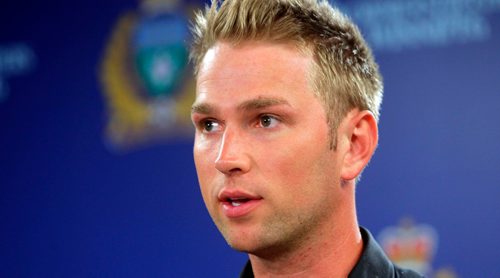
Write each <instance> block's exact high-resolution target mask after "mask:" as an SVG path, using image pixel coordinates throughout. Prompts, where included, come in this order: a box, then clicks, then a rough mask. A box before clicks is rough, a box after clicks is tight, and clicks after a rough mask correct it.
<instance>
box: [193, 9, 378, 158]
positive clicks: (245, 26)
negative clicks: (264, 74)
mask: <svg viewBox="0 0 500 278" xmlns="http://www.w3.org/2000/svg"><path fill="white" fill-rule="evenodd" d="M192 32H193V44H192V48H191V54H190V57H191V60H192V62H193V63H194V69H195V74H197V72H198V68H199V66H200V63H201V62H202V60H203V58H204V56H205V54H206V53H207V51H208V49H210V48H211V47H213V46H214V45H215V44H216V43H217V42H218V41H226V42H232V43H235V44H237V43H241V42H244V41H266V42H276V43H292V44H294V45H296V46H297V47H299V48H301V49H305V50H307V51H310V52H311V53H312V55H313V58H314V62H315V63H314V67H315V70H314V72H313V73H311V77H312V81H313V82H312V83H313V84H312V85H313V87H314V88H313V89H314V90H315V91H316V92H317V94H318V96H319V97H320V99H321V100H322V102H323V105H324V107H325V111H326V113H327V118H328V124H329V126H330V132H331V147H332V148H333V149H335V147H336V130H337V127H338V125H339V124H340V121H341V120H342V119H343V118H344V117H345V115H346V114H347V112H349V111H350V110H352V109H354V108H358V109H360V110H369V111H370V112H372V113H373V115H374V116H375V118H376V119H377V121H378V118H379V110H380V105H381V103H382V95H383V83H382V77H381V75H380V73H379V70H378V65H377V64H376V62H375V60H374V58H373V55H372V53H371V50H370V48H369V47H368V45H367V44H366V42H365V41H364V39H363V37H362V35H361V33H360V32H359V30H358V28H357V27H356V25H355V24H354V23H353V22H352V21H350V20H349V18H347V17H346V16H345V15H343V14H342V13H341V12H340V11H339V10H338V9H335V8H333V7H332V6H331V5H330V4H329V3H328V2H327V1H324V0H323V1H320V2H318V1H316V0H226V1H223V2H221V1H219V0H212V5H211V6H210V7H208V6H207V7H206V9H205V11H204V12H201V11H200V12H198V13H197V14H196V17H195V20H194V23H193V26H192Z"/></svg>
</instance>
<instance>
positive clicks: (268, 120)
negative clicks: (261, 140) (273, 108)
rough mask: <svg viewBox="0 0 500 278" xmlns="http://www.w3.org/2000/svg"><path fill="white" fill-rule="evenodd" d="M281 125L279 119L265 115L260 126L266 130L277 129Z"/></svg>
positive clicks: (261, 118)
mask: <svg viewBox="0 0 500 278" xmlns="http://www.w3.org/2000/svg"><path fill="white" fill-rule="evenodd" d="M278 123H279V121H278V119H276V118H275V117H273V116H270V115H263V116H261V117H260V118H259V124H260V126H262V127H265V128H272V127H275V126H276V125H277V124H278Z"/></svg>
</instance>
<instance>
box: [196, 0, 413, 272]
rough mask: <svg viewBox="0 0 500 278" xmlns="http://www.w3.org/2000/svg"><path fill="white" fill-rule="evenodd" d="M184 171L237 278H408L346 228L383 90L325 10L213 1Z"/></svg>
mask: <svg viewBox="0 0 500 278" xmlns="http://www.w3.org/2000/svg"><path fill="white" fill-rule="evenodd" d="M193 32H194V43H193V48H192V53H191V57H192V60H193V62H194V66H195V73H196V81H197V82H196V84H197V89H196V90H197V92H196V100H195V102H194V104H193V107H192V120H193V123H194V125H195V127H196V137H195V143H194V160H195V164H196V170H197V173H198V179H199V183H200V187H201V192H202V195H203V199H204V201H205V204H206V206H207V209H208V211H209V213H210V215H211V217H212V218H213V220H214V222H215V224H216V225H217V227H218V228H219V230H220V231H221V233H222V235H223V236H224V238H225V239H226V241H227V242H228V244H229V245H230V246H231V247H233V248H234V249H236V250H240V251H243V252H247V253H248V254H249V259H250V260H249V262H248V263H247V265H246V266H245V268H244V270H243V272H242V274H241V276H242V277H253V276H255V277H347V276H350V277H418V275H417V274H416V273H414V272H412V271H408V270H402V269H399V268H397V267H396V266H394V265H393V264H392V263H391V262H390V261H389V260H388V259H387V257H385V255H384V254H383V252H382V251H381V249H380V247H379V246H378V245H377V243H376V242H375V241H374V239H373V238H372V236H371V235H370V234H369V232H367V231H366V230H364V229H362V228H361V229H360V228H359V226H358V223H357V218H356V208H355V196H354V192H355V183H356V181H357V179H358V178H359V176H360V174H361V172H362V170H363V168H364V167H365V166H366V165H367V164H368V162H369V160H370V158H371V156H372V155H373V153H374V151H375V148H376V146H377V141H378V132H377V120H378V116H379V106H380V103H381V100H382V80H381V77H380V74H379V72H378V67H377V65H376V63H375V61H374V59H373V57H372V55H371V51H370V49H369V48H368V46H367V45H366V43H365V42H364V40H363V38H362V37H361V35H360V33H359V31H358V29H357V28H356V27H355V25H354V24H353V23H352V22H350V21H349V19H347V18H346V17H345V16H343V15H342V14H341V13H340V12H339V11H338V10H335V9H333V8H332V7H331V6H330V5H329V4H328V3H327V2H321V3H317V2H316V1H313V0H293V1H292V0H290V1H284V0H283V1H278V0H273V1H271V0H266V1H264V0H241V1H237V0H228V1H224V2H223V3H218V2H217V1H215V2H214V3H212V6H211V8H207V10H206V11H205V12H204V13H200V14H198V15H197V19H196V22H195V24H194V26H193Z"/></svg>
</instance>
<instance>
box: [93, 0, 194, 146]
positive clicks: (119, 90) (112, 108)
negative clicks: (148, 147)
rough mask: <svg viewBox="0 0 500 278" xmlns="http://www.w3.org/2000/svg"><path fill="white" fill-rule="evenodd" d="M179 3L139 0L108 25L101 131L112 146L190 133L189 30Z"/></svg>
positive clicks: (191, 87) (103, 64)
mask: <svg viewBox="0 0 500 278" xmlns="http://www.w3.org/2000/svg"><path fill="white" fill-rule="evenodd" d="M179 6H180V5H179V4H178V3H177V1H172V0H145V1H142V2H141V5H140V9H139V10H138V11H134V12H129V13H126V14H124V15H123V16H121V18H120V19H119V20H118V22H117V23H116V26H115V27H114V29H113V33H112V35H111V37H110V39H109V41H108V44H107V46H106V50H105V53H104V57H103V59H102V63H101V68H100V79H101V84H102V89H103V93H104V96H105V100H106V103H107V108H108V122H107V125H106V131H105V135H106V139H107V142H108V143H109V145H110V146H111V147H112V148H113V149H129V148H131V147H134V146H138V145H141V144H145V143H150V142H153V141H159V140H163V139H165V138H183V137H189V136H191V134H192V127H191V122H190V106H191V103H192V101H193V99H194V81H193V79H192V77H191V71H190V69H189V66H188V56H189V54H188V49H187V43H188V42H189V38H190V37H189V36H190V34H189V29H188V19H187V16H186V15H185V12H183V11H182V10H181V8H179Z"/></svg>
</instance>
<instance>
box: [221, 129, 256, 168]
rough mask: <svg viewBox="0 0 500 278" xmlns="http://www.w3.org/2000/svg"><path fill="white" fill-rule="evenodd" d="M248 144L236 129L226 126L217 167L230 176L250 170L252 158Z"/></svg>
mask: <svg viewBox="0 0 500 278" xmlns="http://www.w3.org/2000/svg"><path fill="white" fill-rule="evenodd" d="M247 151H248V144H247V142H245V139H244V137H243V136H242V135H241V134H239V133H238V132H237V131H235V130H231V129H229V128H226V129H225V130H224V134H223V135H222V139H221V141H220V145H219V153H218V155H217V158H216V160H215V168H216V169H217V170H218V171H219V172H221V173H223V174H225V175H228V176H232V175H240V174H244V173H246V172H248V171H249V170H250V165H251V160H250V157H249V155H248V152H247Z"/></svg>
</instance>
